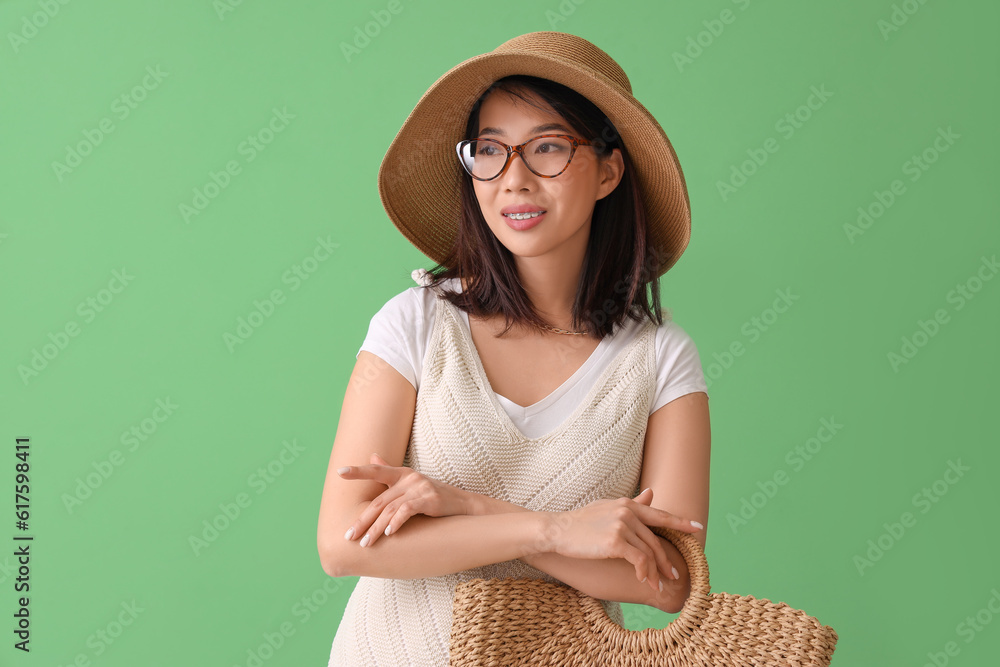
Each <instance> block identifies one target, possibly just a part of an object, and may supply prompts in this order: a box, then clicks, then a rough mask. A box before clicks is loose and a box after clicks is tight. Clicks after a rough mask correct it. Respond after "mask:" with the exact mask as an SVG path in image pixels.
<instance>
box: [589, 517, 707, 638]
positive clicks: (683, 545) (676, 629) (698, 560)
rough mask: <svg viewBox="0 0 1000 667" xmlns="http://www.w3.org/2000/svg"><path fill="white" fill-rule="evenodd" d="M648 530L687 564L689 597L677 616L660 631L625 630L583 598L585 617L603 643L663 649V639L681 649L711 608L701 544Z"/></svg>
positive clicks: (676, 533)
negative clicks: (604, 640) (689, 581)
mask: <svg viewBox="0 0 1000 667" xmlns="http://www.w3.org/2000/svg"><path fill="white" fill-rule="evenodd" d="M649 529H650V530H652V531H653V533H655V534H656V535H659V536H660V537H662V538H664V539H665V540H668V541H669V542H670V543H671V544H673V545H674V546H675V547H677V550H678V551H680V552H681V556H683V557H684V562H685V563H686V564H687V569H688V574H689V575H690V577H691V594H690V595H689V596H688V598H687V600H685V601H684V606H683V607H682V608H681V612H680V615H679V616H678V617H677V618H675V619H674V620H673V621H671V622H670V623H669V624H667V627H665V628H663V629H656V628H648V629H646V630H638V631H630V630H624V629H623V628H622V627H621V626H619V625H618V624H617V623H615V622H614V621H612V620H611V618H610V617H609V616H608V613H607V612H606V611H605V610H604V607H603V606H602V605H601V603H600V602H599V601H598V600H596V599H595V598H591V597H588V596H584V598H585V599H584V603H585V607H586V609H585V615H586V616H587V617H588V620H589V622H590V623H591V627H593V628H595V629H596V631H597V632H598V633H600V634H601V635H603V636H604V637H605V638H606V639H611V640H614V639H621V640H623V641H628V642H630V643H631V644H633V645H634V644H635V642H636V641H638V643H639V644H647V645H649V646H650V647H662V644H663V640H664V639H666V640H667V643H668V645H671V646H675V647H677V646H681V645H683V644H686V643H688V642H689V641H690V638H691V637H692V636H693V635H694V634H696V633H698V632H699V629H700V628H701V626H702V624H703V622H704V620H705V617H706V616H707V615H708V612H709V609H710V608H711V606H712V600H711V586H710V585H709V581H708V561H707V560H706V559H705V551H704V550H703V549H702V547H701V543H699V542H698V540H696V539H695V538H693V537H692V536H691V535H689V534H688V533H682V532H681V531H679V530H674V529H673V528H662V527H660V526H649ZM623 630H624V631H623Z"/></svg>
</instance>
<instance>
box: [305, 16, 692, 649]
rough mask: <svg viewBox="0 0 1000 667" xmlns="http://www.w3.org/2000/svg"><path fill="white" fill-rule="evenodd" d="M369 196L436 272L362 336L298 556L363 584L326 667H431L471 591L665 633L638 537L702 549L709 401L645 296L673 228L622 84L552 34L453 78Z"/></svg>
mask: <svg viewBox="0 0 1000 667" xmlns="http://www.w3.org/2000/svg"><path fill="white" fill-rule="evenodd" d="M379 191H380V194H381V197H382V201H383V204H384V205H385V208H386V211H387V212H388V214H389V216H390V218H391V219H392V220H393V223H394V224H395V225H396V226H397V228H398V229H399V230H400V231H401V232H402V233H403V234H404V235H405V236H406V237H407V238H408V239H409V240H410V241H411V242H412V243H414V245H416V246H417V247H418V248H419V249H420V250H421V251H423V252H424V253H425V254H427V255H428V257H430V258H431V259H433V260H434V261H435V262H437V266H436V267H435V270H434V272H428V271H426V270H422V269H421V270H417V271H414V272H413V277H414V279H415V280H417V282H418V283H420V286H417V287H411V288H409V289H407V290H405V291H404V292H402V293H401V294H398V295H397V296H395V297H393V298H392V299H391V300H389V301H388V303H386V304H385V305H384V306H383V307H382V309H381V310H379V312H378V313H377V314H376V315H375V316H374V317H373V318H372V320H371V324H370V326H369V330H368V335H367V337H366V338H365V341H364V343H363V344H362V346H361V349H360V351H359V352H358V355H357V357H358V358H357V364H356V365H355V367H354V372H353V373H352V375H351V378H350V381H349V383H348V388H347V392H346V395H345V398H344V403H343V408H342V410H341V416H340V422H339V424H338V427H337V434H336V439H335V442H334V445H333V452H332V454H331V457H330V466H329V469H328V471H327V477H326V484H325V487H324V489H323V497H322V502H321V506H320V512H319V527H318V549H319V555H320V560H321V563H322V566H323V569H324V571H325V572H326V573H327V574H329V575H330V576H333V577H346V576H358V577H360V579H359V581H358V583H357V585H356V587H355V589H354V592H353V593H352V595H351V597H350V600H349V601H348V604H347V608H346V610H345V613H344V617H343V620H342V621H341V623H340V626H339V628H338V631H337V634H336V637H335V639H334V642H333V647H332V650H331V655H330V663H329V664H330V665H393V666H394V667H395V666H397V665H447V664H448V642H449V637H450V630H451V613H452V602H453V591H454V587H455V585H456V584H457V583H459V582H461V581H466V580H469V579H473V578H477V577H482V578H492V577H500V578H503V577H532V578H539V579H546V580H549V581H553V580H558V581H561V582H563V583H565V584H567V585H569V586H572V587H574V588H576V589H578V590H580V591H582V592H584V593H586V594H588V595H591V596H593V597H595V598H598V599H599V600H601V602H602V604H603V605H604V608H605V609H606V611H607V612H608V614H609V616H610V617H611V618H612V619H613V620H615V621H616V622H617V623H619V624H622V612H621V605H620V604H619V603H621V602H631V603H641V604H646V605H650V606H653V607H656V608H658V609H662V610H665V611H668V612H677V611H679V610H680V609H681V607H682V606H683V604H684V601H685V600H686V598H687V596H688V593H689V584H690V580H689V579H688V573H687V567H686V564H685V562H684V560H683V558H681V556H680V554H679V552H678V551H677V549H676V548H675V547H674V546H673V545H672V544H670V543H669V542H668V541H666V540H664V539H662V538H660V537H658V536H657V535H655V534H654V533H653V532H652V531H651V530H650V529H649V526H665V527H669V528H674V529H677V530H681V531H685V532H688V533H692V534H693V535H694V536H695V537H696V539H698V541H699V542H700V543H701V544H702V546H703V547H704V545H705V537H706V534H705V530H704V525H705V524H706V523H707V520H708V500H709V495H708V490H709V459H710V444H709V443H710V428H709V416H708V394H707V387H706V384H705V380H704V376H703V374H702V370H701V364H700V360H699V357H698V352H697V349H696V347H695V345H694V342H693V341H692V340H691V338H690V337H689V336H688V335H687V334H686V332H685V331H684V330H683V329H682V328H681V327H680V326H679V325H677V324H676V323H675V322H673V321H671V320H670V319H669V311H666V313H664V312H663V311H661V309H660V305H659V290H658V282H657V280H658V278H659V277H660V276H661V275H662V274H663V273H664V272H666V271H667V270H668V269H669V268H670V267H671V266H673V265H674V263H676V261H677V259H678V258H679V256H680V254H681V253H682V252H683V250H684V248H685V247H686V246H687V243H688V239H689V237H690V207H689V204H688V198H687V190H686V187H685V183H684V178H683V174H682V172H681V169H680V165H679V163H678V162H677V158H676V156H675V154H674V151H673V148H672V147H671V145H670V142H669V141H668V139H667V137H666V134H665V133H664V132H663V130H662V129H661V128H660V126H659V124H657V122H656V120H655V119H654V118H653V117H652V116H651V115H650V114H649V112H648V111H646V109H645V108H644V107H643V106H642V105H641V104H640V103H639V102H638V101H636V100H635V98H634V97H633V96H632V93H631V86H630V83H629V81H628V78H627V77H626V75H625V73H624V72H623V71H622V70H621V68H620V67H619V66H618V65H617V63H615V62H614V60H612V59H611V58H610V57H609V56H608V55H607V54H606V53H604V52H603V51H602V50H600V49H598V48H597V47H596V46H594V45H593V44H591V43H590V42H588V41H586V40H584V39H581V38H579V37H575V36H573V35H568V34H564V33H557V32H540V33H530V34H528V35H523V36H521V37H517V38H515V39H512V40H510V41H508V42H506V43H504V44H503V45H501V46H500V47H499V48H497V49H496V50H495V51H493V52H491V53H487V54H484V55H482V56H477V57H475V58H472V59H470V60H467V61H465V62H464V63H462V64H460V65H458V66H457V67H455V68H453V69H452V70H450V71H449V72H448V73H446V74H445V75H444V76H442V77H441V78H440V79H439V80H438V81H437V82H436V83H435V84H434V85H433V86H432V87H431V88H430V89H429V90H428V91H427V93H425V94H424V96H423V97H422V98H421V100H420V102H419V103H418V104H417V106H416V108H415V109H414V111H413V113H411V114H410V116H409V118H408V119H407V121H406V123H405V124H404V126H403V128H402V129H401V130H400V132H399V134H398V135H397V137H396V139H395V140H394V141H393V143H392V145H391V146H390V148H389V150H388V152H387V153H386V156H385V159H384V161H383V163H382V168H381V170H380V172H379ZM647 289H648V291H649V292H650V293H651V297H650V294H647ZM664 314H667V315H668V317H667V318H666V319H664V318H663V315H664ZM640 490H641V493H640ZM345 531H346V533H345Z"/></svg>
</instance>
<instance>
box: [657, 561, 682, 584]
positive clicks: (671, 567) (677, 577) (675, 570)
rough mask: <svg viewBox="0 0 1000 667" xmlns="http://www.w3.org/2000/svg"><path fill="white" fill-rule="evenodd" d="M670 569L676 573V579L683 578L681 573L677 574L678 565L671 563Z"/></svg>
mask: <svg viewBox="0 0 1000 667" xmlns="http://www.w3.org/2000/svg"><path fill="white" fill-rule="evenodd" d="M670 571H671V572H673V573H674V579H680V578H681V575H679V574H677V568H676V567H674V566H672V565H671V566H670ZM660 590H663V589H660Z"/></svg>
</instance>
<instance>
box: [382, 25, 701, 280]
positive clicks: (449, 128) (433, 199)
mask: <svg viewBox="0 0 1000 667" xmlns="http://www.w3.org/2000/svg"><path fill="white" fill-rule="evenodd" d="M512 74H526V75H530V76H536V77H541V78H543V79H549V80H551V81H555V82H557V83H561V84H563V85H565V86H567V87H569V88H572V89H573V90H575V91H576V92H578V93H580V94H581V95H583V96H584V97H586V98H587V99H589V100H590V101H591V102H593V103H594V104H595V105H597V107H598V108H600V109H601V111H603V112H604V114H605V115H606V116H607V117H608V118H609V119H610V120H611V122H612V123H614V126H615V128H616V129H617V130H618V132H619V134H620V135H621V138H622V140H623V141H624V144H625V146H626V148H627V149H628V153H629V156H630V157H631V159H632V164H633V166H634V167H635V171H636V172H637V174H636V175H637V177H638V183H639V188H640V190H641V191H642V200H643V204H644V206H645V212H646V221H647V224H648V226H649V241H650V243H651V245H652V246H653V247H654V249H655V251H656V256H657V257H658V258H660V259H661V264H660V266H659V268H658V270H657V271H656V272H655V276H656V277H659V276H662V275H663V274H664V273H666V271H667V270H668V269H670V268H671V267H672V266H673V265H674V264H675V263H676V262H677V260H678V259H679V258H680V256H681V253H682V252H684V249H685V248H686V247H687V244H688V240H689V239H690V236H691V205H690V202H689V201H688V193H687V186H686V184H685V182H684V174H683V172H682V171H681V165H680V162H679V161H678V160H677V155H676V154H675V153H674V149H673V146H671V145H670V140H669V139H668V138H667V135H666V133H665V132H664V131H663V129H662V128H661V127H660V125H659V123H657V122H656V119H655V118H653V115H652V114H650V113H649V111H647V110H646V108H645V107H644V106H643V105H642V104H640V103H639V101H638V100H636V99H635V97H633V96H632V85H631V83H630V82H629V80H628V76H626V75H625V72H624V71H623V70H622V68H621V67H620V66H619V65H618V63H616V62H615V61H614V60H613V59H612V58H611V56H609V55H608V54H607V53H605V52H604V51H602V50H601V49H599V48H598V47H596V46H594V45H593V44H591V43H590V42H588V41H587V40H585V39H583V38H582V37H577V36H576V35H570V34H567V33H562V32H552V31H543V32H532V33H528V34H526V35H521V36H520V37H515V38H513V39H511V40H508V41H506V42H504V43H503V44H501V45H500V46H498V47H497V48H496V49H494V50H493V51H491V52H490V53H484V54H482V55H479V56H475V57H473V58H470V59H468V60H466V61H464V62H462V63H460V64H458V65H456V66H455V67H453V68H451V69H450V70H448V71H447V72H445V74H444V75H443V76H441V78H439V79H438V80H437V81H436V82H434V85H432V86H431V87H430V88H429V89H428V90H427V92H425V93H424V94H423V96H422V97H421V98H420V101H419V102H417V105H416V106H415V107H414V109H413V111H412V112H410V115H409V116H408V117H407V119H406V121H405V122H404V123H403V126H402V127H401V128H400V130H399V132H398V133H397V134H396V138H395V139H393V141H392V144H390V146H389V150H388V151H386V154H385V157H384V158H383V160H382V166H381V167H380V168H379V173H378V189H379V196H380V197H381V199H382V205H383V206H384V207H385V210H386V213H388V215H389V218H390V219H391V220H392V222H393V224H395V225H396V227H397V229H399V231H400V232H402V233H403V236H405V237H406V238H407V239H409V241H410V242H411V243H412V244H413V245H415V246H416V247H417V248H418V249H420V251H421V252H423V253H424V254H425V255H427V256H428V257H430V258H431V259H432V260H434V261H435V262H437V263H438V264H444V265H447V264H446V261H447V260H449V259H450V257H449V256H450V254H451V251H452V247H453V244H454V241H455V237H456V235H457V232H458V220H459V216H460V210H461V205H460V195H459V193H460V189H459V188H460V183H461V181H460V179H461V178H463V177H464V176H463V174H464V172H463V171H462V168H461V166H460V165H459V162H458V156H457V155H456V153H455V145H456V144H457V143H458V142H459V141H462V140H463V139H465V138H466V137H465V136H464V134H465V126H466V123H467V122H468V117H469V113H470V112H471V110H472V105H473V104H474V103H475V102H476V100H477V99H478V98H479V96H480V95H482V94H483V92H485V91H486V89H487V88H489V86H490V85H491V84H492V83H493V82H494V81H496V80H497V79H500V78H502V77H505V76H509V75H512Z"/></svg>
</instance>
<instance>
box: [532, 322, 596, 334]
mask: <svg viewBox="0 0 1000 667" xmlns="http://www.w3.org/2000/svg"><path fill="white" fill-rule="evenodd" d="M542 328H544V329H548V330H549V331H554V332H556V333H561V334H569V335H571V336H586V335H587V332H586V331H566V330H565V329H557V328H556V327H550V326H549V325H548V324H543V325H542Z"/></svg>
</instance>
